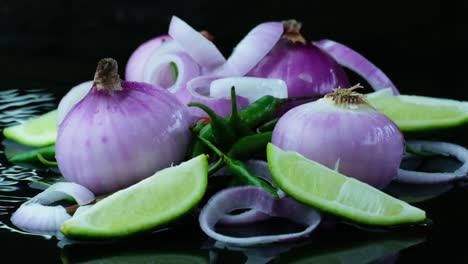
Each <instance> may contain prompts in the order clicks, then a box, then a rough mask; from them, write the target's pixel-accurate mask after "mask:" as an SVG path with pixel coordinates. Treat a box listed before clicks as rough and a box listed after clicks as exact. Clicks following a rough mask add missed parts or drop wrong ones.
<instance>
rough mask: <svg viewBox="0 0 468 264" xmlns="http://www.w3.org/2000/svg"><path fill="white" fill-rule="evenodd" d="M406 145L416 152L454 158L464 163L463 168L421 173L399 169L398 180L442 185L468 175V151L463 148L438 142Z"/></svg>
mask: <svg viewBox="0 0 468 264" xmlns="http://www.w3.org/2000/svg"><path fill="white" fill-rule="evenodd" d="M406 144H408V145H410V147H411V148H412V149H414V150H416V151H420V152H432V153H438V154H441V155H445V156H453V157H455V158H457V159H458V160H459V161H460V162H462V166H461V167H459V168H458V169H456V170H455V171H453V172H421V171H410V170H404V169H399V170H398V175H397V178H396V180H397V181H400V182H406V183H440V182H448V181H453V180H456V179H459V178H462V177H466V176H467V174H468V150H467V149H466V148H464V147H462V146H459V145H455V144H451V143H447V142H438V141H420V140H414V141H408V142H406Z"/></svg>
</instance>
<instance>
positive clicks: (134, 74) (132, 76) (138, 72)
mask: <svg viewBox="0 0 468 264" xmlns="http://www.w3.org/2000/svg"><path fill="white" fill-rule="evenodd" d="M170 40H172V38H171V37H169V36H168V35H163V36H158V37H155V38H153V39H150V40H148V41H146V42H145V43H143V44H141V45H140V46H139V47H138V48H137V49H136V50H135V51H134V52H133V53H132V55H131V56H130V58H129V59H128V62H127V66H126V67H125V80H127V81H140V80H141V78H142V74H143V70H144V69H145V67H146V64H145V62H146V61H147V59H148V57H149V56H150V55H151V54H152V53H153V52H155V51H156V50H157V49H159V47H161V46H162V45H164V44H165V43H167V41H170Z"/></svg>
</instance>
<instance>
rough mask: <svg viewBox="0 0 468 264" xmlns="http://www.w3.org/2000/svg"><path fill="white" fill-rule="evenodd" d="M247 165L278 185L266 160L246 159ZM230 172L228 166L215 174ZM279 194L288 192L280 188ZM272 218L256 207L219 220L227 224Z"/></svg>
mask: <svg viewBox="0 0 468 264" xmlns="http://www.w3.org/2000/svg"><path fill="white" fill-rule="evenodd" d="M244 163H245V166H247V169H248V170H249V171H250V172H251V173H252V174H253V175H255V176H258V177H259V178H262V179H264V180H265V181H267V182H268V183H270V184H271V185H273V186H276V185H275V183H274V181H273V177H272V176H271V172H270V168H269V167H268V163H267V162H266V161H264V160H246V161H245V162H244ZM225 173H228V169H227V167H223V168H221V169H220V170H219V171H217V172H216V173H215V174H213V176H217V175H222V174H225ZM278 196H279V197H284V196H286V194H285V193H284V192H283V191H281V190H280V189H278ZM268 218H270V217H269V216H268V214H265V213H262V212H259V211H257V210H255V209H250V210H247V211H245V212H242V213H240V214H235V215H233V214H229V213H227V214H225V215H224V217H223V218H222V219H221V220H219V223H222V224H227V225H241V224H248V223H254V222H259V221H263V220H265V219H268Z"/></svg>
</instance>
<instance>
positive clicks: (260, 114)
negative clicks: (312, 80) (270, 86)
mask: <svg viewBox="0 0 468 264" xmlns="http://www.w3.org/2000/svg"><path fill="white" fill-rule="evenodd" d="M314 98H318V97H316V96H299V97H291V98H283V99H279V98H276V97H273V96H271V95H265V96H263V97H261V98H259V99H258V100H256V101H255V102H253V103H252V104H251V105H249V106H248V107H247V108H245V109H243V110H241V111H240V112H239V116H240V118H241V119H242V120H243V121H244V122H245V123H246V124H247V125H248V126H249V127H257V126H258V125H260V124H262V123H265V122H267V121H269V120H270V119H271V118H272V117H273V115H274V114H275V113H276V111H277V110H278V108H279V107H280V106H281V105H283V104H286V103H290V102H294V101H299V100H307V99H314Z"/></svg>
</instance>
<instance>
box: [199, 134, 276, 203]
mask: <svg viewBox="0 0 468 264" xmlns="http://www.w3.org/2000/svg"><path fill="white" fill-rule="evenodd" d="M199 139H200V140H201V141H202V142H203V143H205V144H206V145H207V146H208V147H210V148H211V149H212V150H213V151H214V152H215V153H216V154H217V155H218V156H220V157H221V158H222V159H223V160H224V164H226V166H227V167H228V169H229V172H230V173H231V174H232V175H234V176H235V179H234V181H233V182H234V183H236V184H240V185H254V186H259V187H261V188H263V189H264V190H265V191H266V192H268V193H270V194H271V195H273V196H274V197H278V193H277V190H276V188H275V187H273V186H271V185H270V184H269V183H267V182H265V181H264V180H262V179H260V178H259V177H257V176H255V175H253V174H252V173H251V172H250V171H249V169H248V168H247V166H246V165H245V164H244V163H243V162H242V161H240V160H236V159H233V158H230V157H228V156H227V155H226V154H224V153H223V152H222V151H221V150H219V149H218V148H217V147H215V146H214V145H213V144H212V143H211V142H210V141H208V140H206V139H204V138H202V137H199ZM214 167H219V166H216V165H215V166H214ZM210 171H215V169H210Z"/></svg>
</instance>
